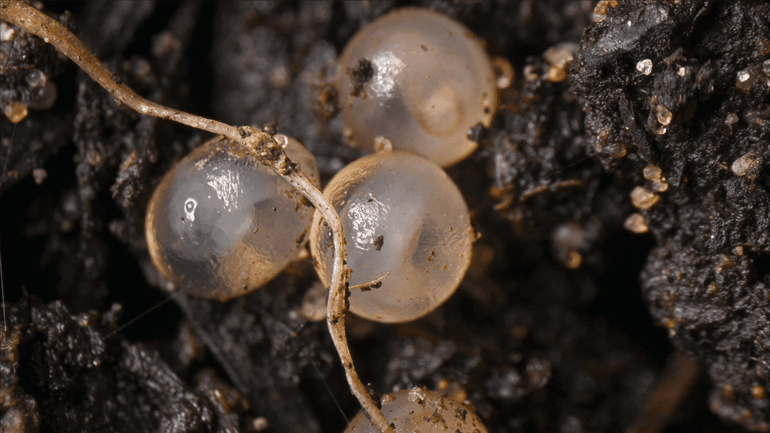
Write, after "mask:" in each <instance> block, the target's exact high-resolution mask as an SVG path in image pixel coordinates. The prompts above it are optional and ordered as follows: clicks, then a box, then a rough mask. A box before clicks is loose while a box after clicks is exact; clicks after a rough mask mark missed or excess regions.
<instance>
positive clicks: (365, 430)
mask: <svg viewBox="0 0 770 433" xmlns="http://www.w3.org/2000/svg"><path fill="white" fill-rule="evenodd" d="M382 414H383V415H385V419H386V420H387V421H388V423H391V425H392V426H394V430H395V431H396V433H412V432H421V433H433V432H435V433H444V432H452V433H456V432H459V433H486V432H487V429H486V427H484V424H483V423H482V422H481V420H480V419H479V417H478V416H477V415H476V414H475V413H474V412H473V411H472V410H469V409H468V408H466V407H465V406H463V405H462V404H461V403H460V402H458V401H455V400H453V399H452V398H450V397H448V396H445V395H443V394H441V393H437V392H433V391H430V390H426V389H420V388H413V389H411V390H405V389H403V390H400V391H396V392H394V393H392V394H386V395H384V396H383V397H382ZM377 431H378V430H377V429H376V428H375V427H374V426H372V424H371V422H370V421H369V419H368V418H367V417H366V416H365V415H364V413H363V412H360V413H359V414H358V415H356V417H355V418H353V421H352V422H351V423H350V425H349V426H348V428H347V429H346V430H345V433H375V432H377Z"/></svg>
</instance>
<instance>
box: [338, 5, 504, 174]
mask: <svg viewBox="0 0 770 433" xmlns="http://www.w3.org/2000/svg"><path fill="white" fill-rule="evenodd" d="M367 62H368V63H367ZM339 64H340V66H341V67H340V75H339V77H340V82H339V89H340V105H341V108H342V116H343V118H344V120H345V123H346V125H347V126H348V127H349V128H350V130H351V131H352V138H353V141H354V143H355V145H356V146H358V147H361V148H365V149H373V148H374V142H375V139H376V138H377V137H380V136H381V137H385V138H387V139H389V140H390V141H391V142H392V143H393V146H394V148H396V149H402V150H410V151H413V152H417V153H420V154H422V155H423V156H425V157H427V158H428V159H430V160H431V161H433V162H435V163H436V164H438V165H440V166H442V167H447V166H450V165H452V164H455V163H457V162H458V161H460V160H462V159H463V158H465V157H466V156H468V155H469V154H470V153H471V152H472V151H473V150H474V149H475V148H476V143H475V142H473V141H471V140H470V139H468V136H467V132H468V130H469V129H470V128H472V127H474V126H476V125H477V124H479V123H482V124H483V125H485V126H489V123H490V121H491V119H492V115H493V112H494V110H495V106H496V104H497V88H496V84H495V83H496V78H495V74H494V71H493V69H492V64H491V61H490V60H489V57H488V56H487V54H486V52H485V51H484V47H483V46H482V44H481V42H479V40H478V39H477V37H476V36H475V35H473V34H472V33H471V31H470V30H469V29H468V28H467V27H465V26H464V25H462V24H461V23H459V22H457V21H455V20H453V19H452V18H449V17H447V16H445V15H443V14H440V13H437V12H433V11H430V10H427V9H418V8H404V9H399V10H396V11H394V12H391V13H389V14H388V15H385V16H384V17H382V18H379V19H377V20H375V21H373V22H371V23H370V24H368V25H367V26H366V27H364V28H363V29H361V30H360V31H359V32H358V33H356V34H355V35H354V36H353V38H352V39H351V40H350V42H348V44H347V45H346V46H345V49H344V51H343V52H342V56H341V57H340V59H339ZM362 82H363V85H361V83H362Z"/></svg>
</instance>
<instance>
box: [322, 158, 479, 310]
mask: <svg viewBox="0 0 770 433" xmlns="http://www.w3.org/2000/svg"><path fill="white" fill-rule="evenodd" d="M324 195H325V196H326V198H327V199H329V202H330V203H331V204H332V205H333V206H334V207H335V209H336V210H337V212H338V213H339V215H340V219H341V220H342V227H343V232H344V233H345V240H346V241H347V247H348V248H347V253H348V255H347V262H348V266H349V267H350V268H351V269H352V270H353V274H352V277H351V279H350V285H351V286H356V285H360V284H366V283H369V282H371V281H374V280H377V279H379V278H381V277H383V276H385V275H387V277H385V279H384V280H382V281H381V285H379V284H375V285H374V287H377V286H379V287H377V288H374V287H372V288H368V287H367V288H364V289H363V290H361V289H356V288H352V289H351V290H350V292H351V294H350V298H349V301H350V311H351V312H353V313H355V314H357V315H359V316H362V317H365V318H367V319H371V320H376V321H379V322H386V323H395V322H406V321H409V320H413V319H417V318H420V317H422V316H424V315H426V314H428V313H430V312H431V311H433V310H434V309H435V308H437V307H438V306H439V305H441V304H442V303H443V302H444V301H445V300H446V299H447V298H449V296H451V295H452V293H453V292H454V291H455V289H456V288H457V286H458V285H459V284H460V281H461V280H462V278H463V276H464V275H465V271H466V270H467V269H468V266H469V264H470V259H471V243H472V231H471V225H470V217H469V215H468V207H467V206H466V204H465V200H464V199H463V197H462V195H461V194H460V190H459V189H458V188H457V186H456V185H455V184H454V182H452V180H451V179H450V178H449V176H447V175H446V173H444V170H442V169H441V168H440V167H439V166H437V165H436V164H434V163H432V162H430V161H428V160H427V159H425V158H423V157H421V156H419V155H416V154H413V153H410V152H403V151H397V150H394V151H389V152H380V153H376V154H373V155H369V156H366V157H364V158H361V159H359V160H357V161H354V162H353V163H351V164H349V165H348V166H347V167H345V168H344V169H342V170H341V171H340V172H339V173H337V175H336V176H334V178H333V179H332V180H331V182H330V183H329V185H328V186H327V187H326V189H325V190H324ZM310 248H311V251H312V254H313V257H314V258H315V261H314V262H315V266H316V271H317V272H318V275H319V276H320V278H321V281H322V282H323V283H324V284H325V285H326V286H328V285H329V282H330V279H331V272H332V253H333V246H332V238H331V230H329V228H328V227H327V226H326V225H325V224H324V223H323V221H322V220H321V217H320V215H319V214H318V213H316V215H315V217H314V219H313V227H312V231H311V234H310Z"/></svg>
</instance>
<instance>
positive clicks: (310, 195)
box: [284, 171, 394, 433]
mask: <svg viewBox="0 0 770 433" xmlns="http://www.w3.org/2000/svg"><path fill="white" fill-rule="evenodd" d="M284 178H285V179H286V180H288V181H289V183H291V184H292V185H293V186H294V187H295V188H297V189H298V190H300V191H302V192H303V193H304V194H305V197H307V199H308V200H309V201H310V203H312V204H313V206H315V208H316V210H317V211H318V212H319V213H320V214H321V216H322V217H323V219H324V220H325V221H326V224H328V225H329V228H330V229H331V231H332V241H333V243H334V257H333V259H332V260H333V261H332V263H333V267H332V281H331V285H330V287H329V300H328V302H327V304H326V324H327V325H328V327H329V333H330V334H331V336H332V341H333V342H334V346H335V347H336V348H337V353H338V354H339V356H340V360H341V361H342V366H343V367H344V370H345V377H347V379H348V385H350V390H351V391H352V392H353V395H355V396H356V398H357V399H358V401H359V403H361V406H362V407H363V408H364V411H366V413H368V414H369V417H370V421H371V422H372V424H374V425H375V426H377V428H379V429H380V431H382V432H383V433H386V432H387V433H393V432H394V431H393V428H392V427H391V426H390V425H389V424H388V422H387V421H386V420H385V417H384V416H383V415H382V412H380V409H379V408H378V407H377V405H376V404H375V403H374V401H373V400H372V398H371V396H370V395H369V393H368V392H367V391H366V387H365V386H364V384H363V383H362V382H361V379H360V378H359V377H358V373H357V372H356V369H355V368H354V366H353V356H352V355H351V354H350V348H349V347H348V340H347V337H346V335H345V301H346V297H347V281H348V276H349V273H348V270H347V268H346V266H345V257H347V252H346V247H345V237H344V236H343V232H342V221H340V216H339V215H338V214H337V211H336V210H335V209H334V206H332V205H331V204H330V203H329V201H328V200H326V197H324V195H323V194H322V193H321V191H319V190H318V189H317V188H315V187H314V186H313V184H312V183H311V182H310V180H309V179H308V178H306V177H305V176H303V175H302V174H301V173H300V172H298V171H294V172H292V173H290V174H288V175H284Z"/></svg>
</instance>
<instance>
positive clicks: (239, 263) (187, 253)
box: [145, 135, 319, 300]
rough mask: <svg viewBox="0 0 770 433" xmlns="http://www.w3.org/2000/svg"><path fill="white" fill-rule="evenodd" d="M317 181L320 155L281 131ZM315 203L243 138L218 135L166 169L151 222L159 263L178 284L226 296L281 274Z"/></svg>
mask: <svg viewBox="0 0 770 433" xmlns="http://www.w3.org/2000/svg"><path fill="white" fill-rule="evenodd" d="M275 138H276V140H277V141H278V143H279V144H281V145H282V146H283V148H284V151H285V152H286V154H287V155H288V156H289V158H290V159H291V160H292V161H293V162H295V163H297V165H298V166H299V168H300V170H301V171H302V172H303V173H304V174H305V175H306V176H308V177H309V178H311V179H312V180H313V181H314V182H315V183H316V184H318V179H319V175H318V168H317V167H316V165H315V159H314V158H313V155H312V154H311V153H310V152H308V151H307V150H305V148H304V147H303V146H302V145H301V144H300V143H298V142H297V141H296V140H293V139H288V138H287V137H285V136H280V135H279V136H276V137H275ZM312 213H313V208H312V206H311V205H310V204H309V203H308V202H307V201H306V200H305V198H304V196H303V195H302V194H301V193H300V192H298V191H297V190H295V189H294V187H292V186H291V185H290V184H289V183H288V182H286V181H285V180H284V179H283V178H281V177H280V176H279V175H278V174H276V173H275V172H273V171H272V170H271V169H270V168H268V167H266V166H264V165H263V164H261V163H260V162H259V161H257V160H256V159H255V158H253V157H251V156H247V155H246V154H245V152H244V149H243V148H242V146H241V145H240V144H239V143H236V142H233V141H231V140H227V139H223V138H217V139H214V140H211V141H209V142H207V143H206V144H204V145H202V146H200V147H198V148H197V149H195V150H193V151H192V152H191V153H190V154H189V155H187V156H186V157H185V158H183V159H182V160H181V161H179V163H177V164H176V166H174V168H173V169H172V170H171V171H169V172H168V173H166V175H165V176H164V177H163V180H162V181H161V183H160V184H159V185H158V187H157V189H156V190H155V192H154V193H153V196H152V198H151V199H150V204H149V207H148V209H147V218H146V221H145V231H146V236H147V243H148V246H149V250H150V255H151V257H152V261H153V263H154V264H155V266H156V267H157V268H158V270H159V271H160V272H161V274H163V276H164V277H165V278H166V279H167V280H168V281H170V282H172V283H173V284H174V285H175V287H176V288H179V289H181V290H184V291H186V292H188V293H190V294H192V295H194V296H199V297H204V298H210V299H220V300H226V299H229V298H232V297H235V296H240V295H243V294H246V293H248V292H250V291H252V290H254V289H256V288H258V287H260V286H261V285H263V284H265V283H266V282H267V281H269V280H270V279H272V278H273V277H275V276H276V275H277V274H278V273H279V272H280V271H281V270H282V269H283V268H284V267H285V266H286V264H288V263H289V262H290V261H291V260H292V259H293V258H294V257H295V256H296V254H297V252H298V251H299V250H300V248H302V246H303V244H304V239H305V233H306V231H307V229H308V227H309V225H310V222H311V219H312V215H313V214H312Z"/></svg>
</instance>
